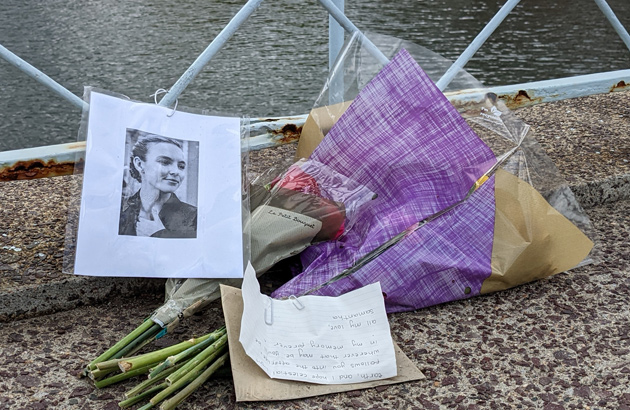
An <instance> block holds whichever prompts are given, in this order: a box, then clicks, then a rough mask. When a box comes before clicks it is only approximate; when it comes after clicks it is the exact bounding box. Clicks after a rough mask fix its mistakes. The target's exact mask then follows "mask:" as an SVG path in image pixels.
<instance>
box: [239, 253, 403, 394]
mask: <svg viewBox="0 0 630 410" xmlns="http://www.w3.org/2000/svg"><path fill="white" fill-rule="evenodd" d="M243 303H244V310H243V319H242V323H241V335H240V338H239V341H240V342H241V344H242V345H243V347H244V349H245V352H246V353H247V355H248V356H250V357H251V358H252V359H253V360H254V361H255V362H256V363H257V364H258V365H259V366H260V367H261V368H262V369H263V370H264V371H265V373H267V375H269V377H271V378H276V379H288V380H298V381H304V382H310V383H319V384H345V383H359V382H365V381H369V380H379V379H386V378H390V377H394V376H396V374H397V370H396V359H395V352H394V345H393V342H392V339H391V334H390V329H389V322H388V321H387V315H386V313H385V305H384V302H383V296H382V293H381V286H380V284H379V283H374V284H372V285H368V286H365V287H363V288H361V289H358V290H355V291H353V292H350V293H347V294H345V295H342V296H339V297H327V296H302V297H300V298H297V299H296V298H290V299H288V300H277V299H271V298H269V297H268V296H266V295H262V294H261V293H260V286H259V284H258V281H257V280H256V275H255V272H254V270H253V268H251V265H250V266H249V267H248V269H247V270H246V271H245V277H244V280H243Z"/></svg>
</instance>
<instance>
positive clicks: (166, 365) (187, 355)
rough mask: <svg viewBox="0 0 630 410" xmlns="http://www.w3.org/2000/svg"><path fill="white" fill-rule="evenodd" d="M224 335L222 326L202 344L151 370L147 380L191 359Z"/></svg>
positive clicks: (172, 357) (224, 331)
mask: <svg viewBox="0 0 630 410" xmlns="http://www.w3.org/2000/svg"><path fill="white" fill-rule="evenodd" d="M225 333H226V329H225V326H223V327H222V328H220V329H217V330H215V331H214V332H213V333H212V334H211V336H210V337H209V338H207V339H206V340H204V341H203V342H201V343H199V344H197V345H195V346H192V347H189V348H188V349H186V350H184V351H183V352H181V353H178V354H176V355H175V356H171V357H169V358H168V359H166V360H165V361H164V362H163V363H162V364H160V365H159V366H158V367H156V368H155V369H153V370H151V373H149V379H151V378H153V377H155V376H156V375H158V374H159V373H160V372H162V371H164V369H167V368H169V367H171V366H174V365H176V364H177V363H179V362H181V361H182V360H186V359H189V358H190V357H192V355H194V354H196V353H198V352H199V351H200V350H202V349H205V348H206V347H208V346H210V345H211V344H212V343H214V342H216V341H217V340H218V339H219V338H220V337H221V336H223V335H224V334H225Z"/></svg>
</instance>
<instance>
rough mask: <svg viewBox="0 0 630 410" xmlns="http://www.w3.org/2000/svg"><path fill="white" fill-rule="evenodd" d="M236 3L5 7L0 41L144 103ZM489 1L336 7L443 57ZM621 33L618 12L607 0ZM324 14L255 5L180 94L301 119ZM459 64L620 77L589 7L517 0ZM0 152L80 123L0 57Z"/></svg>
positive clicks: (464, 40) (76, 2)
mask: <svg viewBox="0 0 630 410" xmlns="http://www.w3.org/2000/svg"><path fill="white" fill-rule="evenodd" d="M244 3H245V1H244V0H239V1H236V0H213V1H208V0H187V1H185V2H175V1H172V0H168V1H167V0H154V1H151V2H147V1H145V0H127V1H124V2H120V1H115V0H98V1H97V0H46V1H41V0H21V1H18V0H5V1H3V2H2V3H1V4H0V44H2V45H4V46H5V47H7V48H8V49H9V50H11V51H13V52H15V53H16V54H18V55H19V56H21V57H22V58H24V59H26V60H27V61H29V62H30V63H32V64H33V65H35V66H36V67H38V68H40V69H41V70H42V71H44V72H45V73H46V74H48V75H49V76H51V77H52V78H54V79H55V80H56V81H58V82H59V83H61V84H62V85H64V86H65V87H67V88H68V89H69V90H71V91H72V92H73V93H75V94H77V95H82V93H83V87H84V86H86V85H90V86H96V87H100V88H103V89H107V90H110V91H114V92H118V93H123V94H125V95H128V96H129V97H131V98H133V99H136V100H142V101H151V100H152V99H151V98H150V97H149V96H150V95H151V94H152V93H153V92H154V91H155V90H157V89H158V88H168V87H170V86H171V85H172V84H173V83H174V82H175V81H176V80H177V78H178V77H179V76H180V75H181V74H182V73H183V72H184V71H185V70H186V68H187V67H188V66H189V65H190V64H191V62H192V61H194V59H195V58H196V57H197V56H198V55H199V53H201V52H202V51H203V49H204V48H205V47H206V46H207V45H208V44H209V43H210V41H211V40H212V39H213V38H214V37H215V36H216V35H217V34H218V32H219V31H220V30H221V29H222V28H223V27H224V25H225V24H226V23H227V22H228V21H229V19H230V18H231V17H232V16H233V15H234V14H235V13H236V12H237V11H238V9H239V8H240V7H241V6H242V5H243V4H244ZM502 4H503V2H499V1H491V0H474V1H470V0H435V1H429V0H417V1H405V2H400V1H394V0H361V1H356V0H355V1H352V0H346V13H347V15H348V16H349V17H350V18H351V19H352V20H353V22H354V23H355V24H356V25H357V26H358V27H359V28H360V29H362V30H365V31H373V32H378V33H382V34H387V35H391V36H395V37H399V38H402V39H405V40H410V41H413V42H415V43H418V44H420V45H423V46H425V47H427V48H429V49H431V50H433V51H435V52H437V53H440V54H442V55H444V56H445V57H448V58H451V59H455V58H457V56H458V55H459V54H460V53H461V52H462V51H463V50H464V49H465V47H466V46H467V44H468V43H469V42H470V41H471V40H472V39H473V38H474V37H475V35H476V34H477V33H478V32H479V31H481V29H482V28H483V26H484V25H485V23H486V22H487V21H489V20H490V19H491V18H492V16H493V15H494V13H495V12H496V11H497V10H498V9H499V7H500V6H501V5H502ZM609 4H610V6H611V7H612V8H613V10H615V12H616V13H617V15H618V17H619V18H620V20H621V21H622V23H623V24H624V25H625V26H626V27H627V28H628V27H630V3H629V2H628V1H627V0H609ZM327 24H328V17H327V14H326V12H325V10H324V9H323V8H322V7H321V6H319V4H318V3H317V2H316V1H303V0H282V1H279V0H266V1H265V2H264V3H263V4H262V6H261V7H260V8H259V10H257V12H256V13H255V14H254V16H253V17H252V18H251V19H250V20H249V21H248V22H247V23H246V24H245V26H244V27H243V28H242V29H241V30H240V31H239V32H237V33H236V34H235V35H234V37H233V38H232V39H231V40H230V41H229V42H228V45H227V46H226V47H225V48H224V49H223V50H222V51H221V52H220V54H219V56H218V57H217V58H215V59H214V60H213V61H212V62H211V63H210V65H209V66H208V67H207V68H206V69H205V70H204V71H203V72H202V74H201V75H200V76H199V77H198V78H197V79H196V80H195V81H194V82H193V83H192V85H191V86H190V87H189V88H188V89H187V90H186V92H185V93H184V94H183V95H182V96H181V97H180V99H179V103H180V104H182V105H186V106H190V107H196V108H205V109H210V110H212V111H214V112H217V113H223V114H227V115H244V116H252V117H254V116H272V115H290V114H302V113H305V112H307V111H308V109H309V108H310V107H311V106H312V104H313V102H314V100H315V98H316V97H317V94H318V93H319V90H320V89H321V87H322V85H323V82H324V80H325V78H326V74H327V61H328V54H327V53H328V45H327V41H328V40H327ZM466 68H467V69H468V70H469V71H470V72H471V73H472V74H473V75H475V76H476V77H477V78H478V79H480V80H481V81H483V82H484V83H486V84H488V85H493V84H510V83H519V82H527V81H533V80H542V79H547V78H557V77H566V76H572V75H579V74H588V73H593V72H600V71H609V70H617V69H626V68H630V51H628V49H627V48H625V46H624V44H623V42H622V41H621V40H620V39H619V38H618V36H617V34H616V33H615V32H614V30H613V29H612V27H611V26H610V25H609V23H608V21H607V20H606V19H605V17H604V16H603V14H602V13H601V12H600V11H599V9H598V8H597V6H596V5H595V3H594V1H592V0H558V1H553V2H549V1H546V0H545V1H543V0H523V1H522V2H521V3H520V4H519V5H518V6H517V8H516V9H515V11H514V12H513V13H512V14H511V15H510V16H509V17H508V19H507V20H506V21H505V22H504V23H503V25H502V26H501V27H500V28H499V29H498V30H497V31H496V32H495V33H494V34H493V35H492V37H491V38H490V40H489V41H488V42H487V43H486V44H485V45H484V46H483V47H482V48H481V50H480V51H479V53H478V54H477V55H476V56H475V57H474V59H473V60H472V61H471V62H470V63H469V64H468V65H467V66H466ZM0 86H1V89H2V92H3V94H2V97H3V98H2V99H0V151H3V150H11V149H18V148H23V147H31V146H38V145H48V144H58V143H63V142H70V141H74V140H76V138H77V130H78V125H79V120H80V113H79V112H78V111H77V110H76V109H75V108H74V107H73V106H72V105H70V104H69V103H67V102H66V101H65V100H61V99H60V98H59V97H57V96H56V95H54V94H53V93H52V92H50V91H48V90H46V89H44V88H43V87H41V86H39V85H38V83H35V82H34V81H33V80H31V79H30V78H28V77H26V76H24V75H23V74H21V73H20V72H19V71H18V70H16V69H15V68H13V67H12V66H10V65H9V64H7V63H5V62H4V61H2V60H0Z"/></svg>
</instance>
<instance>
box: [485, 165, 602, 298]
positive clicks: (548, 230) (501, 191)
mask: <svg viewBox="0 0 630 410" xmlns="http://www.w3.org/2000/svg"><path fill="white" fill-rule="evenodd" d="M495 201H496V210H495V220H494V243H493V246H492V274H491V275H490V277H488V278H487V279H486V280H485V281H484V282H483V285H482V286H481V293H489V292H495V291H498V290H503V289H508V288H511V287H513V286H517V285H521V284H523V283H527V282H531V281H534V280H536V279H541V278H545V277H547V276H551V275H553V274H556V273H559V272H563V271H566V270H568V269H571V268H573V267H575V266H576V265H578V264H579V263H580V262H581V261H582V260H584V258H586V256H587V255H588V253H589V252H590V251H591V249H592V248H593V242H591V240H590V239H588V238H587V237H586V235H584V234H583V233H582V231H580V230H579V229H578V228H577V227H576V226H575V225H573V224H572V223H571V222H570V221H569V220H568V219H566V218H565V217H564V216H562V215H561V214H560V213H559V212H558V211H556V210H555V209H554V208H553V207H552V206H551V205H549V203H548V202H547V201H546V200H545V199H544V198H543V197H542V195H540V194H539V193H538V191H536V190H535V189H534V188H533V187H532V186H531V185H529V184H528V183H526V182H525V181H523V180H521V179H519V178H517V177H515V176H514V175H512V174H510V173H508V172H506V171H503V170H501V169H499V170H497V172H496V173H495Z"/></svg>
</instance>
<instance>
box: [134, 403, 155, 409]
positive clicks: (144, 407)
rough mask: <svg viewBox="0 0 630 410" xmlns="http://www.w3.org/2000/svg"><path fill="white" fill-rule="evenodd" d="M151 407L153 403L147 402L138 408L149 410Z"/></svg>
mask: <svg viewBox="0 0 630 410" xmlns="http://www.w3.org/2000/svg"><path fill="white" fill-rule="evenodd" d="M152 408H153V403H151V402H148V403H147V404H145V405H144V406H142V407H140V408H139V409H138V410H149V409H152Z"/></svg>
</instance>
